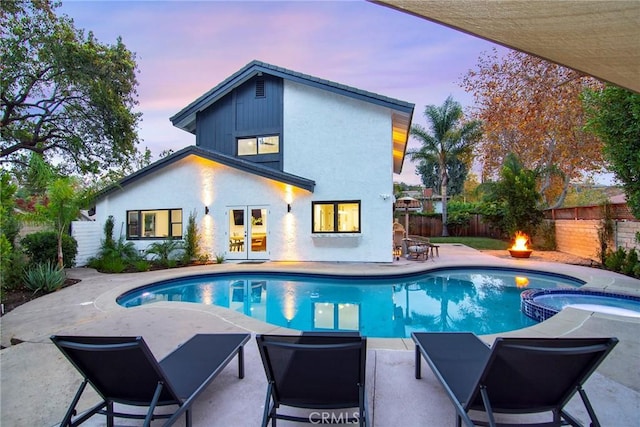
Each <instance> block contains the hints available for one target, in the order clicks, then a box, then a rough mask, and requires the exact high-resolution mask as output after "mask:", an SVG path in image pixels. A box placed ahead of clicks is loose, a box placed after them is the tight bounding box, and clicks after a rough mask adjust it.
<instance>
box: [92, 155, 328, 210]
mask: <svg viewBox="0 0 640 427" xmlns="http://www.w3.org/2000/svg"><path fill="white" fill-rule="evenodd" d="M191 155H193V156H198V157H202V158H204V159H207V160H211V161H213V162H216V163H220V164H223V165H225V166H229V167H232V168H234V169H238V170H241V171H244V172H248V173H251V174H254V175H258V176H262V177H264V178H268V179H272V180H274V181H278V182H282V183H285V184H290V185H293V186H294V187H298V188H302V189H304V190H307V191H310V192H313V189H314V187H315V185H316V183H315V181H313V180H311V179H307V178H302V177H299V176H297V175H292V174H290V173H286V172H281V171H278V170H275V169H272V168H268V167H265V166H262V165H260V164H258V163H253V162H249V161H246V160H243V159H239V158H236V157H231V156H227V155H225V154H221V153H219V152H215V151H210V150H206V149H204V148H201V147H196V146H195V145H190V146H188V147H186V148H183V149H182V150H180V151H176V152H175V153H173V154H171V155H169V156H167V157H164V158H162V159H160V160H158V161H156V162H154V163H152V164H150V165H149V166H147V167H145V168H142V169H140V170H139V171H137V172H134V173H132V174H131V175H128V176H126V177H125V178H123V179H121V180H120V181H118V183H116V184H114V185H111V186H109V187H108V188H106V189H105V190H103V191H101V192H100V193H99V194H98V197H97V198H98V199H101V198H103V197H104V196H106V195H108V194H111V193H113V192H115V191H117V190H121V189H122V188H123V187H126V186H127V185H129V184H131V183H133V182H135V181H137V180H139V179H141V178H143V177H145V176H147V175H149V174H151V173H153V172H156V171H158V170H160V169H162V168H164V167H165V166H168V165H170V164H172V163H175V162H176V161H178V160H180V159H183V158H185V157H187V156H191Z"/></svg>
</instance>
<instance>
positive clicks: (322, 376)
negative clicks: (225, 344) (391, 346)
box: [256, 333, 369, 427]
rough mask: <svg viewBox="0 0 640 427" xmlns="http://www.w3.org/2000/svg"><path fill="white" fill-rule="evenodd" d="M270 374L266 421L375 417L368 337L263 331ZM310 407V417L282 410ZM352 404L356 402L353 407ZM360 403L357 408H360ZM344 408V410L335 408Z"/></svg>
mask: <svg viewBox="0 0 640 427" xmlns="http://www.w3.org/2000/svg"><path fill="white" fill-rule="evenodd" d="M256 340H257V342H258V349H259V350H260V356H261V357H262V363H263V365H264V370H265V373H266V376H267V381H268V385H267V397H266V401H265V405H264V416H263V419H262V426H263V427H266V426H267V425H268V424H269V420H271V425H272V426H273V427H275V425H276V420H277V419H281V420H287V421H298V422H307V423H314V424H318V423H320V422H321V421H323V419H324V420H329V421H341V422H343V423H344V422H350V423H359V425H360V426H366V425H367V424H368V423H369V416H368V413H367V412H368V411H367V401H366V399H367V398H366V393H365V362H366V353H367V341H366V338H365V337H361V336H360V335H359V334H357V333H355V334H313V333H305V334H303V335H299V336H298V335H257V336H256ZM280 406H287V407H293V408H305V409H311V410H312V411H311V412H310V414H309V415H308V416H306V417H302V416H297V415H292V414H284V413H282V412H279V409H280ZM348 408H354V409H353V410H351V411H348V410H347V409H348ZM355 408H357V410H356V409H355ZM335 409H344V411H340V412H332V411H331V410H335Z"/></svg>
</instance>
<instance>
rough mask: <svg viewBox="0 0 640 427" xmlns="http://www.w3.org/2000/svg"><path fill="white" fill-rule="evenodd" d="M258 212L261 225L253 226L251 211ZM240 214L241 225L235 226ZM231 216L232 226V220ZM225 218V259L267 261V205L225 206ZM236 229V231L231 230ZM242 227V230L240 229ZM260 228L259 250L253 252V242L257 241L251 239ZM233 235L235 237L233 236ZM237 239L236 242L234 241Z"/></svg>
mask: <svg viewBox="0 0 640 427" xmlns="http://www.w3.org/2000/svg"><path fill="white" fill-rule="evenodd" d="M255 210H260V211H261V212H260V213H261V216H260V218H261V219H262V222H263V223H262V224H259V225H254V224H253V221H252V219H253V215H252V213H253V211H255ZM239 212H242V224H240V225H236V224H235V222H236V218H237V217H236V215H237V214H238V213H239ZM231 215H233V224H232V222H231V221H232V218H231ZM225 217H226V221H227V225H226V231H225V236H226V237H227V239H226V243H225V244H226V245H227V246H226V250H225V252H226V254H227V256H226V258H227V259H229V260H248V259H256V260H258V259H265V260H266V259H269V247H268V241H269V239H268V238H267V237H268V235H269V206H267V205H228V206H226V211H225ZM232 227H235V228H236V231H233V230H232ZM240 227H242V228H240ZM258 227H260V228H261V232H260V233H259V234H260V237H259V238H261V244H260V250H258V251H254V250H253V246H254V245H253V244H252V243H253V241H254V239H257V238H256V237H252V236H254V235H255V234H256V231H255V230H256V229H257V228H258ZM234 234H235V236H234ZM234 239H237V241H234Z"/></svg>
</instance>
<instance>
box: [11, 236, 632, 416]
mask: <svg viewBox="0 0 640 427" xmlns="http://www.w3.org/2000/svg"><path fill="white" fill-rule="evenodd" d="M461 265H465V266H490V265H495V266H503V267H521V268H535V269H537V270H541V271H550V272H556V273H564V274H568V275H572V276H574V277H577V278H580V279H582V280H584V281H586V282H587V284H586V285H585V286H586V287H588V288H593V289H606V290H610V291H614V292H623V293H627V294H633V295H640V281H639V280H635V279H631V278H629V277H625V276H622V275H618V274H614V273H610V272H606V271H603V270H599V269H592V268H587V267H578V266H571V265H566V264H558V263H548V262H537V261H532V260H505V259H500V258H496V257H493V256H490V255H486V254H483V253H481V252H478V251H475V250H473V249H470V248H468V247H465V246H460V245H442V247H441V248H440V257H437V258H435V260H431V259H429V260H427V261H408V260H404V259H403V260H400V261H394V262H389V263H385V264H374V265H371V264H351V263H269V262H268V263H263V264H231V263H225V264H221V265H208V266H201V267H189V268H182V269H172V270H163V271H156V272H147V273H135V274H118V275H105V274H100V273H97V272H95V271H94V270H91V269H73V270H70V271H69V276H70V277H74V278H79V279H81V282H80V283H78V284H76V285H74V286H72V287H69V288H65V289H62V290H61V291H59V292H55V293H53V294H49V295H46V296H44V297H41V298H38V299H37V300H34V301H32V302H29V303H27V304H25V305H23V306H20V307H18V308H17V309H15V310H13V311H12V312H10V313H8V314H6V315H5V316H3V317H2V318H0V327H1V332H2V336H1V343H2V345H3V346H4V347H6V348H4V349H3V350H2V351H0V376H1V382H0V393H1V400H0V403H1V406H0V412H1V414H0V415H1V416H0V425H2V426H7V427H9V426H10V427H20V426H25V427H27V426H28V427H33V426H55V425H57V424H58V423H59V422H60V420H61V419H62V417H63V415H64V413H65V411H66V409H67V406H68V404H69V402H70V401H71V399H72V397H73V395H74V394H75V391H76V389H77V387H78V385H79V383H80V376H79V374H78V373H77V372H76V370H75V369H74V368H73V367H72V366H71V365H70V364H69V362H68V361H67V360H66V359H65V358H64V357H63V356H62V354H61V353H60V352H59V351H58V350H57V349H56V348H55V347H54V346H53V344H52V343H51V341H50V340H49V336H50V335H52V334H76V335H142V336H144V338H145V340H146V341H147V343H148V344H149V346H150V348H151V350H152V351H153V353H154V354H155V356H156V357H157V358H158V359H161V358H162V357H163V356H164V355H166V354H168V353H169V352H170V351H171V350H173V349H174V348H175V347H176V346H177V345H178V344H180V343H181V342H184V341H186V340H187V339H188V338H190V337H191V336H192V335H194V334H197V333H217V332H250V333H252V334H255V333H297V332H296V331H291V330H286V329H283V328H279V327H276V326H273V325H270V324H266V323H263V322H260V321H257V320H254V319H251V318H248V317H246V316H244V315H242V314H240V313H237V312H233V311H231V310H228V309H224V308H221V307H216V306H205V305H200V304H190V303H180V302H162V303H156V304H150V305H146V306H140V307H135V308H128V309H126V308H123V307H121V306H119V305H117V304H116V302H115V298H116V297H117V296H118V295H120V294H121V293H123V292H124V291H126V290H129V289H132V288H136V287H139V286H142V285H145V284H149V283H153V282H156V281H158V280H163V279H167V278H173V277H179V276H186V275H193V274H207V273H212V272H222V271H225V272H226V271H238V272H240V271H247V270H251V271H256V270H258V271H304V272H316V273H322V272H325V273H327V272H330V273H339V274H356V275H374V274H376V275H377V274H397V273H400V272H402V273H404V272H419V271H425V270H428V269H433V268H441V267H447V266H461ZM639 326H640V319H638V318H632V317H621V316H616V315H612V314H605V313H599V312H591V311H584V310H578V309H565V310H563V311H562V312H561V313H560V314H558V315H556V316H554V317H553V318H552V319H550V320H548V321H546V322H543V323H541V324H538V325H536V326H534V327H531V328H527V329H522V330H518V331H514V332H510V333H505V334H501V335H502V336H507V335H510V336H546V337H557V336H576V337H578V336H616V337H618V338H619V339H620V343H619V344H618V346H617V347H616V348H615V349H614V350H613V352H612V353H611V354H610V355H609V357H608V359H607V360H605V362H604V363H603V364H602V365H601V366H600V368H599V369H598V370H597V371H596V372H595V373H594V374H593V376H592V377H591V379H590V380H589V381H588V382H587V384H586V386H585V389H586V391H587V393H588V395H589V397H590V398H591V401H592V404H593V406H594V408H595V411H596V413H597V414H598V416H599V418H600V421H601V423H602V425H603V426H615V427H619V426H636V425H637V422H638V421H637V420H638V419H639V417H640V329H639ZM482 338H483V339H485V340H486V341H487V342H491V341H492V340H493V338H494V337H493V336H483V337H482ZM368 349H369V351H368V354H367V372H368V375H367V382H368V384H367V389H368V398H369V411H370V415H371V419H372V425H374V426H383V427H384V426H396V425H402V426H409V427H410V426H436V427H439V426H453V425H455V417H454V409H453V406H452V405H451V403H450V401H449V400H448V398H447V396H446V394H445V393H444V392H443V391H442V389H441V386H440V385H439V383H438V382H437V381H436V379H435V378H434V377H433V375H432V374H431V372H430V370H429V368H428V367H427V366H426V365H423V378H422V379H421V380H416V379H415V378H414V376H413V372H414V371H413V369H414V360H413V357H414V351H413V350H414V347H413V343H412V341H411V339H380V338H370V339H369V340H368ZM265 392H266V380H265V376H264V370H263V368H262V363H261V361H260V356H259V354H258V351H257V347H256V344H255V340H254V339H252V340H250V341H249V343H248V344H247V346H246V348H245V378H244V379H242V380H240V379H238V377H237V364H236V363H235V361H234V362H232V363H231V364H229V365H228V366H227V368H226V369H225V370H224V372H222V373H221V374H220V376H219V377H218V378H217V379H216V380H215V381H214V382H213V383H212V385H211V386H210V387H209V388H208V389H207V390H206V391H205V392H204V394H203V395H202V396H201V398H200V399H199V400H198V401H196V403H195V404H194V406H193V416H194V419H193V421H194V426H207V427H215V426H234V427H235V426H238V427H241V426H257V425H260V422H261V419H262V412H263V405H264V398H265ZM92 393H93V392H92ZM96 400H97V398H96V396H95V394H91V393H85V397H84V398H83V400H82V401H81V404H80V408H81V409H86V408H88V407H89V406H91V405H92V403H95V402H96ZM569 410H570V412H572V413H574V414H575V415H577V416H578V418H579V419H581V420H582V421H583V422H586V421H587V419H588V418H587V415H586V411H585V410H584V408H583V406H582V403H581V402H580V401H579V399H578V398H574V400H573V401H572V402H571V403H570V405H569ZM116 423H117V424H118V425H139V424H136V423H135V422H133V423H131V422H126V421H123V420H121V419H120V420H117V421H116ZM279 424H280V423H279ZM281 424H282V425H283V426H289V425H291V426H293V425H296V424H294V423H288V422H282V423H281ZM86 425H88V426H102V425H106V423H105V417H103V416H95V417H93V418H92V419H91V420H90V421H89V422H88V423H86ZM154 425H161V422H157V423H155V424H154ZM177 425H181V424H180V423H178V424H177Z"/></svg>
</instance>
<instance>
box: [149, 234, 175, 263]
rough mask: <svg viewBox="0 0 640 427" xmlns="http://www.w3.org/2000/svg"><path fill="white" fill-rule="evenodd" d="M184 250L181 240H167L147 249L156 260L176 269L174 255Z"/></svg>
mask: <svg viewBox="0 0 640 427" xmlns="http://www.w3.org/2000/svg"><path fill="white" fill-rule="evenodd" d="M181 249H183V244H182V241H181V240H171V239H169V240H165V241H162V242H154V243H152V244H150V245H149V247H148V248H147V253H148V254H151V255H155V259H156V260H157V261H158V262H159V263H160V264H161V265H163V266H165V267H175V265H176V264H175V261H174V259H173V258H172V255H173V253H174V252H175V251H179V250H181Z"/></svg>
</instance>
